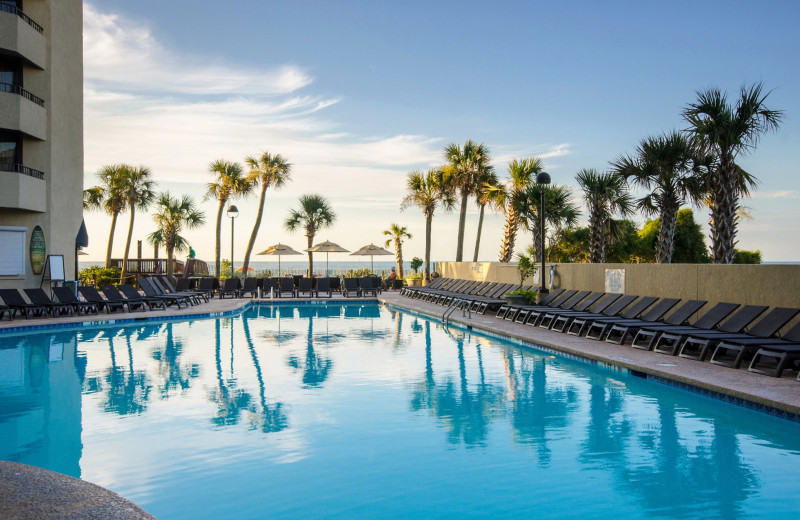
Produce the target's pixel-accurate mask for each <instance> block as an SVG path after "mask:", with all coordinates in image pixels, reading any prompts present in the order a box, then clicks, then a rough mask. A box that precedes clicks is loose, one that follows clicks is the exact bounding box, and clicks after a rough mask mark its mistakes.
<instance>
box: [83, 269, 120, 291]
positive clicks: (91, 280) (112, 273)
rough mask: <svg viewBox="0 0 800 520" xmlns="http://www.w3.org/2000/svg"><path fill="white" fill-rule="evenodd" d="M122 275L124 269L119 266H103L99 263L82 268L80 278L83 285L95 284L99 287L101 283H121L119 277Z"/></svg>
mask: <svg viewBox="0 0 800 520" xmlns="http://www.w3.org/2000/svg"><path fill="white" fill-rule="evenodd" d="M121 275H122V270H121V269H120V268H119V267H101V266H99V265H96V266H93V267H87V268H86V269H81V272H80V273H79V274H78V278H80V280H81V285H93V286H95V287H99V286H101V285H116V284H118V283H119V277H120V276H121Z"/></svg>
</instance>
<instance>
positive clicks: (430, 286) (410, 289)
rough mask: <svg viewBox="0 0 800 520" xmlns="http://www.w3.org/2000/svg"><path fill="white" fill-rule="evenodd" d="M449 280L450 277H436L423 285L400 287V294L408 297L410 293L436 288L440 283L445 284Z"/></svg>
mask: <svg viewBox="0 0 800 520" xmlns="http://www.w3.org/2000/svg"><path fill="white" fill-rule="evenodd" d="M449 282H450V278H436V279H435V280H432V281H431V283H429V284H428V285H427V286H425V287H422V286H411V285H409V286H407V287H403V288H402V289H400V296H409V297H411V296H412V295H414V294H415V293H417V292H420V291H422V292H424V291H426V290H432V289H436V288H438V287H441V286H442V285H444V284H447V283H449Z"/></svg>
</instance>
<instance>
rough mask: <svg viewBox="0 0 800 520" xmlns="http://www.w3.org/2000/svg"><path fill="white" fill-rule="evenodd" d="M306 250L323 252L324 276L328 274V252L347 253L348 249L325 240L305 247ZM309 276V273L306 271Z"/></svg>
mask: <svg viewBox="0 0 800 520" xmlns="http://www.w3.org/2000/svg"><path fill="white" fill-rule="evenodd" d="M306 251H310V252H312V253H325V276H328V253H349V252H350V250H348V249H345V248H343V247H342V246H340V245H339V244H334V243H333V242H330V241H328V240H326V241H325V242H322V243H319V244H317V245H315V246H314V247H310V248H308V249H306ZM308 275H309V276H311V273H308Z"/></svg>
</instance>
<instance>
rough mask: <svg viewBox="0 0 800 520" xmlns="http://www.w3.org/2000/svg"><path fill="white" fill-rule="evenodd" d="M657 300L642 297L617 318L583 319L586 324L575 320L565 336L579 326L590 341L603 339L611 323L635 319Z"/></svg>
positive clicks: (650, 297)
mask: <svg viewBox="0 0 800 520" xmlns="http://www.w3.org/2000/svg"><path fill="white" fill-rule="evenodd" d="M656 301H658V298H656V297H655V296H642V297H641V298H639V299H638V300H636V301H635V302H634V303H632V304H631V305H630V306H629V307H628V308H626V309H625V310H624V311H622V312H620V313H619V316H610V317H606V316H603V317H592V318H585V321H586V323H584V322H583V320H584V319H577V318H576V319H575V320H573V321H572V326H571V327H570V330H569V331H568V332H567V334H572V330H573V328H574V327H575V325H576V324H577V325H578V326H580V330H584V329H585V330H586V337H587V338H590V339H597V340H599V339H602V338H603V337H605V334H606V332H607V331H608V329H609V328H611V326H612V325H613V322H614V321H615V320H618V319H626V320H630V319H635V318H638V317H639V316H640V315H641V314H642V313H643V312H645V310H647V308H648V307H650V306H651V305H653V304H654V303H655V302H656Z"/></svg>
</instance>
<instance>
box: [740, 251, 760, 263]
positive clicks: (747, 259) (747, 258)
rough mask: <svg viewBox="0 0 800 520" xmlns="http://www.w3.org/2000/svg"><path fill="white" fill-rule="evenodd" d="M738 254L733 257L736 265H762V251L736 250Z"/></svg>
mask: <svg viewBox="0 0 800 520" xmlns="http://www.w3.org/2000/svg"><path fill="white" fill-rule="evenodd" d="M734 251H735V252H736V256H734V257H733V263H734V264H760V263H761V251H759V250H756V251H743V250H740V249H734Z"/></svg>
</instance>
